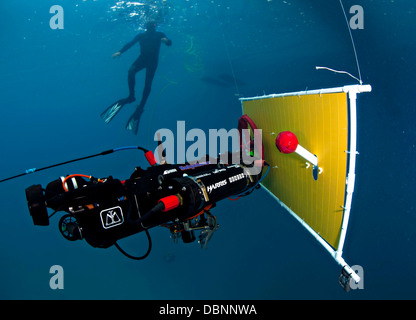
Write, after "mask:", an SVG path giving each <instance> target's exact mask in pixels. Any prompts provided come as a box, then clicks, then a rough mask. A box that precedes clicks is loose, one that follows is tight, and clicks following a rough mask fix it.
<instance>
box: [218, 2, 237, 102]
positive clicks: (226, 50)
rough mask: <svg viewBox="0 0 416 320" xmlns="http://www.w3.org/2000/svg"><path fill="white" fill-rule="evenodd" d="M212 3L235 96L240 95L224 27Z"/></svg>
mask: <svg viewBox="0 0 416 320" xmlns="http://www.w3.org/2000/svg"><path fill="white" fill-rule="evenodd" d="M212 3H213V4H214V9H215V15H216V16H217V20H218V25H219V26H220V28H221V35H222V40H223V41H224V47H225V53H226V54H227V58H228V63H229V64H230V69H231V74H232V75H233V80H234V85H235V90H236V91H237V96H240V90H238V84H237V79H236V77H235V72H234V67H233V64H232V63H231V57H230V52H229V51H228V46H227V41H226V39H225V34H224V29H223V27H222V25H221V22H220V18H219V16H218V11H217V5H216V4H215V2H212Z"/></svg>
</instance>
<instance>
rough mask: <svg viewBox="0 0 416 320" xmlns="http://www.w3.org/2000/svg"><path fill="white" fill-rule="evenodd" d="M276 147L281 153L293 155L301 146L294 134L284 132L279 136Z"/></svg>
mask: <svg viewBox="0 0 416 320" xmlns="http://www.w3.org/2000/svg"><path fill="white" fill-rule="evenodd" d="M275 142H276V147H277V149H279V151H280V152H281V153H292V152H295V150H296V148H297V147H298V145H299V142H298V138H296V135H295V134H294V133H293V132H290V131H283V132H280V133H279V134H278V135H277V138H276V141H275Z"/></svg>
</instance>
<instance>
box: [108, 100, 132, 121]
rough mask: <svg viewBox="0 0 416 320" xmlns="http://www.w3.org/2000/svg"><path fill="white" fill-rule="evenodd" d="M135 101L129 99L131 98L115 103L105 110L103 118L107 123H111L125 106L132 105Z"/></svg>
mask: <svg viewBox="0 0 416 320" xmlns="http://www.w3.org/2000/svg"><path fill="white" fill-rule="evenodd" d="M135 100H136V99H134V98H130V97H129V98H124V99H120V100H118V101H116V102H114V103H113V104H112V105H111V106H109V107H108V108H107V109H105V111H104V112H103V113H101V118H103V120H104V121H105V123H109V122H110V121H111V120H112V119H113V118H114V117H115V116H116V114H117V113H118V112H119V111H120V110H121V108H122V107H123V106H124V105H126V104H128V103H131V102H133V101H135Z"/></svg>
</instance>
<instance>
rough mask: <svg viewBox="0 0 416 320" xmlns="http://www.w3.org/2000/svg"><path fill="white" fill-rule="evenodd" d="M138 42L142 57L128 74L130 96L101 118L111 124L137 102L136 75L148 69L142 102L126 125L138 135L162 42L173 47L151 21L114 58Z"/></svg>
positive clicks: (105, 112) (106, 111) (108, 110)
mask: <svg viewBox="0 0 416 320" xmlns="http://www.w3.org/2000/svg"><path fill="white" fill-rule="evenodd" d="M137 42H139V43H140V56H139V57H138V58H137V60H136V61H134V62H133V64H132V65H131V67H130V69H129V72H128V78H127V80H128V86H129V96H128V97H127V98H124V99H120V100H117V101H116V102H114V103H113V104H112V105H111V106H109V107H108V108H107V109H106V110H105V111H104V112H103V113H102V114H101V117H102V118H103V119H104V121H105V122H106V123H109V122H110V121H111V120H112V119H113V118H114V116H115V115H116V114H117V113H118V112H119V111H120V110H121V108H122V107H123V106H124V105H126V104H128V103H132V102H134V101H136V98H135V92H134V87H135V84H136V73H137V72H139V71H141V70H143V69H146V79H145V84H144V89H143V95H142V100H141V101H140V104H139V105H138V106H137V108H136V110H135V112H134V113H133V114H132V115H131V117H130V119H129V121H128V122H127V125H126V129H127V130H131V131H132V132H133V133H134V134H137V130H138V127H139V121H140V117H141V115H142V113H143V110H144V105H145V104H146V101H147V98H148V97H149V94H150V90H151V88H152V82H153V78H154V76H155V72H156V69H157V65H158V62H159V51H160V46H161V44H162V42H163V43H164V44H166V45H167V46H171V45H172V41H171V40H169V39H168V38H167V37H166V35H165V34H164V33H163V32H158V31H156V22H155V21H150V22H148V23H147V24H146V31H145V32H142V33H140V34H138V35H137V36H136V37H135V38H134V39H133V40H132V41H131V42H129V43H127V44H126V45H125V46H124V47H123V48H122V49H121V50H120V51H118V52H116V53H114V54H113V58H116V57H119V56H121V54H122V53H124V52H125V51H127V50H128V49H130V48H131V47H132V46H133V45H135V44H136V43H137Z"/></svg>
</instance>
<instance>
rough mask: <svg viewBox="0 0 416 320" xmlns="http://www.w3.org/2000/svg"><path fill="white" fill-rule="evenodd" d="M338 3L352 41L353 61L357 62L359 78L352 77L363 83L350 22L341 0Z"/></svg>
mask: <svg viewBox="0 0 416 320" xmlns="http://www.w3.org/2000/svg"><path fill="white" fill-rule="evenodd" d="M339 3H340V4H341V8H342V12H344V17H345V22H346V23H347V28H348V32H349V33H350V38H351V43H352V47H353V49H354V55H355V61H356V63H357V69H358V76H359V78H360V79H359V80H358V79H357V78H355V77H354V78H355V79H357V80H358V81H359V82H360V84H363V81H362V78H361V70H360V63H359V62H358V56H357V50H356V49H355V43H354V38H353V36H352V32H351V28H350V24H349V22H348V18H347V14H346V13H345V9H344V5H343V4H342V0H339Z"/></svg>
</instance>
